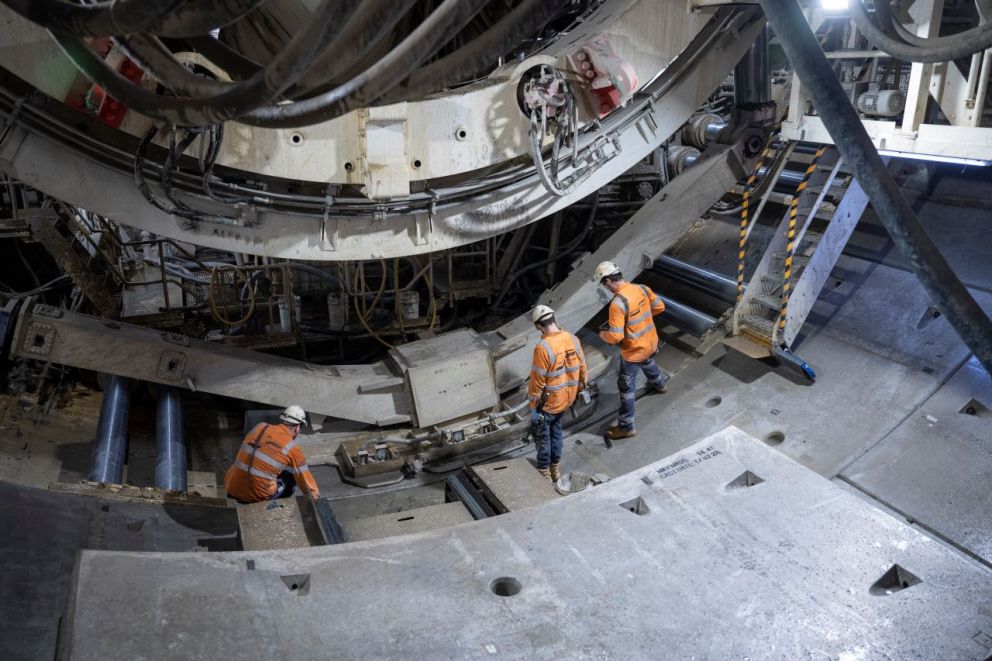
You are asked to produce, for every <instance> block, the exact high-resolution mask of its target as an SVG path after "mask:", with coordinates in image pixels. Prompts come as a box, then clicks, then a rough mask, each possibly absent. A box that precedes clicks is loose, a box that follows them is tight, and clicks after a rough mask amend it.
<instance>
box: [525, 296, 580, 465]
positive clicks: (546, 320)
mask: <svg viewBox="0 0 992 661" xmlns="http://www.w3.org/2000/svg"><path fill="white" fill-rule="evenodd" d="M531 321H533V322H534V326H535V327H536V328H537V330H539V331H541V340H540V342H538V343H537V346H536V347H534V360H533V361H532V362H533V364H532V365H531V372H530V383H529V384H528V386H527V397H528V400H529V404H530V415H531V426H532V428H533V429H534V444H535V445H536V446H537V470H539V471H540V472H541V475H543V476H544V477H550V478H551V479H552V480H554V481H557V480H558V478H559V477H561V473H560V471H559V467H558V466H559V463H560V462H561V450H562V429H561V419H562V416H564V415H565V411H567V410H568V407H570V406H571V405H572V404H574V403H575V397H576V395H578V394H579V392H580V391H582V390H584V389H585V387H586V379H587V378H588V376H589V375H588V372H587V370H586V358H585V356H584V355H583V354H582V345H581V344H579V339H578V338H577V337H575V336H574V335H572V334H571V333H569V332H568V331H564V330H561V329H560V328H558V322H557V321H556V320H555V311H554V310H552V309H551V308H549V307H548V306H547V305H538V306H537V307H536V308H534V312H533V313H532V314H531Z"/></svg>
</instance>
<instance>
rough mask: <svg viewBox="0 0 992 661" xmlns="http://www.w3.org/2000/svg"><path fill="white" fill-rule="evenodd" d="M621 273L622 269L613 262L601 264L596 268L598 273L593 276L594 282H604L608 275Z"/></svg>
mask: <svg viewBox="0 0 992 661" xmlns="http://www.w3.org/2000/svg"><path fill="white" fill-rule="evenodd" d="M617 273H620V267H619V266H617V265H616V264H614V263H613V262H600V263H599V266H597V267H596V272H595V274H594V275H593V280H595V281H596V282H602V281H603V278H605V277H606V276H608V275H616V274H617Z"/></svg>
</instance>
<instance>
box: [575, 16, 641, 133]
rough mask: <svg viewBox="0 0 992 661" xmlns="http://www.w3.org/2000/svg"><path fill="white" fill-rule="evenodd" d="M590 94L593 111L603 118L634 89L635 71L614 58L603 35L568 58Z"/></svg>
mask: <svg viewBox="0 0 992 661" xmlns="http://www.w3.org/2000/svg"><path fill="white" fill-rule="evenodd" d="M569 59H570V60H571V63H572V66H573V67H574V68H575V71H576V72H577V73H578V74H579V76H581V78H582V81H583V82H584V83H585V87H586V89H587V90H588V91H589V97H590V99H589V100H590V103H591V104H592V108H593V112H595V113H597V114H598V116H599V117H604V116H605V115H607V114H609V113H610V111H612V110H613V109H615V108H618V107H620V106H622V105H623V104H624V103H626V102H627V100H628V99H630V97H631V95H633V93H634V90H635V89H636V88H637V72H635V71H634V67H633V66H632V65H631V64H630V62H627V61H626V60H624V59H622V58H620V57H618V56H617V54H616V53H614V52H613V49H612V48H611V47H610V42H609V40H607V38H606V37H605V36H603V35H600V36H599V37H596V38H595V39H593V40H592V41H589V42H586V43H585V44H583V45H582V46H581V47H580V48H579V49H578V50H577V51H575V52H574V53H572V54H571V55H570V56H569Z"/></svg>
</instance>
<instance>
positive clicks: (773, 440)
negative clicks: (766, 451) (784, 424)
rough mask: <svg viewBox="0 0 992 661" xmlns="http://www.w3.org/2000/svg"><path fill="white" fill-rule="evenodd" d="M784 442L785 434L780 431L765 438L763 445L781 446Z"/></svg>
mask: <svg viewBox="0 0 992 661" xmlns="http://www.w3.org/2000/svg"><path fill="white" fill-rule="evenodd" d="M784 441H785V434H783V433H782V432H780V431H773V432H772V433H770V434H768V435H767V436H765V443H767V444H768V445H782V443H783V442H784Z"/></svg>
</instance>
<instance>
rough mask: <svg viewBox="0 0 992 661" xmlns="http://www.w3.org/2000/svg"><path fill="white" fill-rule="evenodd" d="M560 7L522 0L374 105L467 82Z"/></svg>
mask: <svg viewBox="0 0 992 661" xmlns="http://www.w3.org/2000/svg"><path fill="white" fill-rule="evenodd" d="M560 11H561V6H560V5H558V4H557V3H554V2H548V1H547V0H524V2H522V3H521V4H519V5H517V6H516V7H515V8H514V9H513V10H512V11H511V12H510V13H508V14H506V15H505V16H503V18H501V19H500V20H499V21H498V22H497V23H496V25H494V26H492V27H491V28H489V29H488V30H486V31H485V32H483V33H482V34H481V35H480V36H479V37H477V38H476V39H474V40H473V41H472V42H470V43H469V44H468V45H466V46H464V47H462V48H459V49H458V50H456V51H455V52H453V53H451V54H449V55H446V56H444V57H443V58H441V59H439V60H437V61H435V62H432V63H431V64H429V65H427V66H425V67H422V68H420V69H417V70H416V71H414V72H413V73H411V74H410V76H409V77H408V78H407V79H406V80H404V81H403V82H401V83H400V84H399V85H397V86H396V87H395V88H394V89H393V90H391V91H390V92H389V93H388V94H386V95H385V96H383V97H382V98H380V99H378V100H377V101H376V105H382V104H389V103H398V102H400V101H407V100H411V99H419V98H422V97H424V96H427V95H429V94H433V93H434V92H438V91H440V90H442V89H446V88H448V87H450V86H452V85H454V84H456V83H459V82H461V81H463V80H471V79H473V78H476V77H477V76H480V75H482V74H483V73H485V72H486V71H487V70H488V69H489V68H491V67H492V64H493V60H494V56H499V55H502V54H504V53H507V52H509V51H510V49H511V48H513V47H514V46H515V45H517V44H519V43H520V42H521V41H522V40H523V39H525V38H526V37H528V36H530V35H533V34H535V33H536V32H537V31H538V30H540V29H542V28H543V27H544V26H545V25H547V24H548V22H549V21H551V20H552V19H553V18H554V17H555V16H556V15H557V14H558V13H559V12H560Z"/></svg>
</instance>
